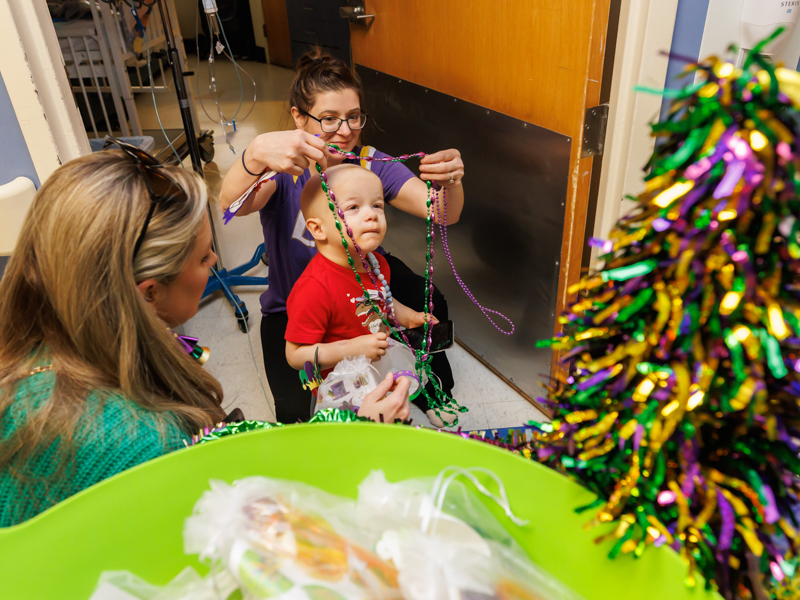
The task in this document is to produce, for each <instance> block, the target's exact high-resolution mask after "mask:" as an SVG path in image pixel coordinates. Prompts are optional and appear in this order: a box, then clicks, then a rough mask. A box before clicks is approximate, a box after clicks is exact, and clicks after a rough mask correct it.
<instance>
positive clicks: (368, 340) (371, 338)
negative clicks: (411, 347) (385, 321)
mask: <svg viewBox="0 0 800 600" xmlns="http://www.w3.org/2000/svg"><path fill="white" fill-rule="evenodd" d="M388 337H389V336H387V335H386V334H385V333H383V332H378V333H368V334H367V335H360V336H358V337H357V338H353V339H352V340H350V347H349V348H348V350H349V351H350V353H351V354H352V355H353V356H366V357H367V358H368V359H370V360H378V359H380V357H381V356H383V355H384V354H386V349H387V348H388V347H389V339H388Z"/></svg>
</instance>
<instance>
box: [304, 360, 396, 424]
mask: <svg viewBox="0 0 800 600" xmlns="http://www.w3.org/2000/svg"><path fill="white" fill-rule="evenodd" d="M380 380H381V379H380V374H379V373H378V370H377V369H376V368H375V367H373V366H372V364H371V363H370V360H369V359H368V358H367V357H366V356H348V357H346V358H345V359H344V360H342V361H340V362H339V363H338V364H337V365H336V366H335V367H334V368H333V371H331V372H330V373H328V376H327V377H326V378H325V381H323V382H322V384H321V385H320V386H319V390H318V391H317V404H316V408H315V409H314V412H319V411H320V410H323V409H325V408H350V409H351V410H355V409H358V408H360V407H361V403H362V402H363V401H364V398H365V397H366V395H367V394H368V393H370V392H371V391H372V390H374V389H375V387H376V386H377V385H378V383H379V382H380Z"/></svg>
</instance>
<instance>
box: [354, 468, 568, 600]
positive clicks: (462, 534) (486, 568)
mask: <svg viewBox="0 0 800 600" xmlns="http://www.w3.org/2000/svg"><path fill="white" fill-rule="evenodd" d="M476 474H483V475H486V476H488V477H489V478H491V479H494V481H495V482H496V485H494V487H496V488H497V489H498V492H497V493H492V492H491V491H489V490H488V489H487V487H486V486H484V485H483V484H482V483H481V480H480V479H479V478H478V477H477V476H476ZM457 478H462V479H466V480H467V481H469V482H470V483H469V484H467V485H463V484H462V483H461V482H459V481H457ZM483 479H485V477H484V478H483ZM471 490H477V491H478V492H480V493H481V494H483V495H484V496H486V497H488V498H490V499H491V500H492V501H493V502H495V503H496V504H497V505H498V506H500V508H502V509H503V511H504V512H505V513H506V515H507V516H508V517H509V518H510V519H511V521H512V522H514V523H516V524H517V525H520V526H524V525H526V524H527V523H526V522H525V521H522V520H520V519H519V518H517V517H516V516H515V515H514V514H513V512H512V511H511V507H510V506H509V503H508V499H507V497H506V495H505V489H504V487H503V484H502V482H501V481H500V480H499V479H498V478H497V477H496V476H495V475H494V474H493V473H491V472H490V471H488V470H486V469H482V468H478V467H476V468H472V469H460V468H456V467H450V468H448V469H445V470H444V471H442V472H441V473H440V474H439V476H438V477H437V478H435V479H433V478H426V479H409V480H406V481H401V482H399V483H389V482H388V481H387V480H386V478H385V477H384V474H383V472H382V471H373V472H372V473H371V474H370V475H369V476H368V477H367V478H366V479H365V480H364V481H363V482H362V483H361V485H360V486H359V490H358V502H357V511H358V521H359V522H360V523H362V524H363V527H364V529H365V530H367V533H368V536H369V537H371V538H375V537H377V538H378V540H377V542H376V544H375V550H376V553H377V554H378V556H380V557H381V558H383V559H384V560H387V561H389V562H391V563H392V564H393V565H394V566H395V567H397V570H398V581H399V584H400V591H401V592H402V594H403V598H404V599H405V600H490V599H496V600H581V597H580V596H579V595H578V594H576V593H575V592H573V591H572V590H570V589H569V588H568V587H566V586H565V585H563V584H562V583H561V582H560V581H558V580H557V579H555V578H554V577H552V576H551V575H549V574H548V573H547V572H545V571H543V570H542V569H540V568H538V567H536V566H535V565H534V564H533V563H532V562H531V561H530V559H529V558H528V557H527V555H526V554H525V552H524V551H523V550H522V548H520V546H519V545H518V544H517V543H516V542H515V541H514V539H513V538H512V537H511V535H510V534H509V533H508V531H507V530H506V529H505V528H504V527H503V526H502V525H500V523H499V521H498V520H497V519H496V518H495V517H494V516H493V515H492V514H491V512H490V511H489V510H488V508H487V507H486V505H485V504H483V502H481V501H480V500H479V499H478V497H477V496H476V495H475V494H474V493H473V492H472V491H471Z"/></svg>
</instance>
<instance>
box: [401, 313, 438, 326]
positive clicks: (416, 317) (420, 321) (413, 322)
mask: <svg viewBox="0 0 800 600" xmlns="http://www.w3.org/2000/svg"><path fill="white" fill-rule="evenodd" d="M408 322H409V325H406V327H408V328H409V329H413V328H414V327H422V326H423V325H424V324H425V313H424V312H414V313H412V314H411V316H410V317H409V321H408ZM428 323H430V324H431V325H436V324H437V323H439V319H437V318H436V317H434V316H433V315H432V314H430V313H428Z"/></svg>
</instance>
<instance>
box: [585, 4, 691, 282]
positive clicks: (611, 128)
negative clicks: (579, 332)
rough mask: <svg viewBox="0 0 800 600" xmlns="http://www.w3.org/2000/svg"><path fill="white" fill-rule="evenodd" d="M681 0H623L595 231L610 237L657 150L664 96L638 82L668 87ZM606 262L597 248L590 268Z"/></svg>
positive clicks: (602, 236)
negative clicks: (655, 132) (654, 132)
mask: <svg viewBox="0 0 800 600" xmlns="http://www.w3.org/2000/svg"><path fill="white" fill-rule="evenodd" d="M678 3H679V0H623V1H622V4H621V7H620V15H619V33H618V35H617V47H616V53H615V55H614V67H613V74H612V79H611V96H610V100H609V111H608V125H607V132H606V141H605V152H604V156H603V166H602V168H601V171H600V186H599V192H598V197H597V212H596V216H595V221H594V228H593V235H594V236H595V237H598V238H602V239H605V238H607V237H608V234H609V232H610V231H611V229H612V228H613V227H614V225H615V224H616V222H617V221H618V220H619V218H620V216H621V215H623V214H625V213H626V212H628V211H629V210H630V209H631V208H632V207H633V203H632V202H630V201H628V200H625V199H624V197H625V195H627V194H630V195H637V194H638V193H640V192H641V190H642V187H643V186H642V167H643V166H644V164H645V163H646V162H647V159H648V158H649V157H650V155H651V154H652V152H653V148H654V146H655V140H654V138H652V137H650V123H651V122H652V121H653V120H654V119H656V118H658V115H659V113H660V111H661V101H662V97H661V96H658V95H654V94H643V93H637V92H635V91H634V87H635V86H637V85H641V86H646V87H649V88H654V89H663V88H664V84H665V82H666V78H667V66H668V64H669V57H668V56H666V55H665V54H663V53H662V51H669V49H670V47H671V46H672V36H673V32H674V28H675V17H676V15H677V12H678ZM600 266H602V261H599V260H598V250H597V249H596V248H593V249H592V254H591V261H590V270H592V271H594V270H597V269H598V268H599V267H600Z"/></svg>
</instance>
